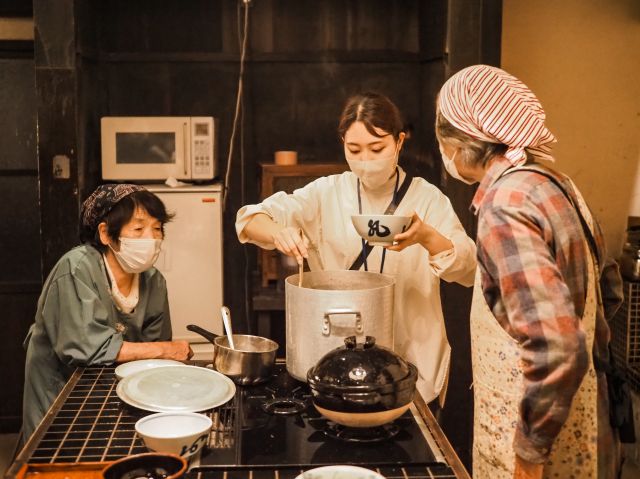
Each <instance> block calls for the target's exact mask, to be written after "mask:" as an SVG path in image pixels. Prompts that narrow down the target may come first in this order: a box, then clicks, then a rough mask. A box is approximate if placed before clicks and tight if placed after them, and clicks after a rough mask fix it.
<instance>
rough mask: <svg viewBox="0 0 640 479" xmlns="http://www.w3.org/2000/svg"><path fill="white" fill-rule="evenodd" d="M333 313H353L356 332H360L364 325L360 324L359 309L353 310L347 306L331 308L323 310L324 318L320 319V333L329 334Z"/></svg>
mask: <svg viewBox="0 0 640 479" xmlns="http://www.w3.org/2000/svg"><path fill="white" fill-rule="evenodd" d="M334 314H355V316H356V325H355V329H356V333H357V334H362V332H363V331H364V327H363V326H362V315H361V314H360V311H355V310H353V309H349V308H333V309H329V310H328V311H325V313H324V319H323V320H322V334H323V336H329V335H330V334H331V316H333V315H334Z"/></svg>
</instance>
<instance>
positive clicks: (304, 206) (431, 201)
mask: <svg viewBox="0 0 640 479" xmlns="http://www.w3.org/2000/svg"><path fill="white" fill-rule="evenodd" d="M399 173H400V182H399V183H400V184H402V181H403V180H404V177H405V173H404V172H403V171H402V170H401V169H400V168H399ZM394 187H395V181H393V182H390V184H389V188H390V189H388V190H387V191H386V192H383V193H381V195H380V196H381V197H384V198H382V199H383V201H381V198H377V199H376V198H368V197H367V195H366V193H365V192H364V191H362V190H361V198H362V209H363V211H362V212H363V213H370V214H382V213H384V210H385V209H386V207H387V206H388V204H389V202H390V200H391V197H392V195H393V189H394ZM385 193H386V194H385ZM414 211H415V212H416V213H417V214H418V216H420V218H422V221H423V222H425V223H427V224H429V225H431V226H432V227H433V228H435V229H436V230H437V231H439V232H440V233H441V234H442V235H443V236H445V237H447V238H448V239H450V240H451V242H452V243H453V245H454V247H453V248H452V249H450V250H447V251H443V252H441V253H439V254H437V255H435V256H430V255H429V252H428V251H427V250H426V249H425V248H423V247H422V246H421V245H419V244H414V245H412V246H410V247H408V248H405V249H404V250H403V251H400V252H397V251H389V250H387V252H386V259H385V262H384V270H383V273H385V274H388V275H392V276H393V277H394V278H395V280H396V285H395V297H394V344H395V352H396V353H398V354H400V355H401V356H402V357H404V358H405V359H406V360H408V361H410V362H412V363H414V364H415V365H416V366H417V368H418V372H419V377H418V384H417V388H418V391H419V392H420V394H421V395H422V397H423V399H424V400H425V401H427V402H428V401H431V400H433V399H434V398H435V397H437V396H438V395H439V394H440V392H441V391H442V390H443V386H444V384H445V381H446V378H447V376H448V371H449V359H450V352H451V348H450V347H449V343H448V341H447V334H446V331H445V326H444V318H443V315H442V308H441V304H440V279H443V280H445V281H448V282H453V281H455V282H458V283H460V284H462V285H464V286H471V285H473V280H474V274H475V269H476V248H475V244H474V242H473V241H472V240H471V238H469V237H468V236H467V235H466V233H465V231H464V228H463V227H462V225H461V224H460V221H459V220H458V217H457V216H456V214H455V212H454V211H453V207H452V206H451V203H450V201H449V199H448V198H447V197H446V196H445V195H444V194H443V193H442V192H441V191H440V190H439V189H438V188H436V187H435V186H434V185H432V184H430V183H428V182H427V181H426V180H424V179H423V178H413V180H412V182H411V185H410V186H409V189H408V190H407V192H406V194H405V196H404V198H403V199H402V201H401V202H400V204H399V205H398V207H397V209H396V211H395V214H396V215H407V216H411V215H412V214H413V212H414ZM256 213H265V214H267V215H269V216H270V217H271V218H272V219H273V220H274V221H275V222H276V223H278V224H280V225H284V226H292V227H298V228H301V229H302V231H303V232H304V234H305V235H306V236H307V238H308V239H309V242H310V245H309V258H308V263H309V268H310V269H311V271H318V270H326V271H331V270H344V269H349V268H350V266H351V265H352V264H353V262H354V260H355V259H356V258H357V257H358V256H359V255H360V254H361V251H362V241H361V237H360V236H359V235H358V233H357V232H356V230H355V228H354V226H353V224H352V222H351V215H355V214H358V213H359V211H358V183H357V177H356V176H355V175H354V174H353V173H352V172H351V171H347V172H345V173H342V174H340V175H332V176H325V177H322V178H318V179H317V180H315V181H313V182H311V183H309V184H308V185H306V186H304V187H303V188H300V189H297V190H295V191H294V192H293V193H292V194H287V193H284V192H278V193H275V194H273V195H272V196H270V197H269V198H266V199H265V200H264V201H263V202H262V203H260V204H257V205H247V206H244V207H242V208H241V209H240V210H239V211H238V214H237V217H236V231H237V234H238V239H239V240H240V242H242V243H246V242H252V243H254V244H257V245H258V246H260V247H261V248H265V249H274V245H273V244H267V243H260V242H256V241H252V240H250V239H249V238H248V237H247V235H246V234H245V233H244V231H243V230H244V228H245V226H246V225H247V223H248V222H249V221H250V220H251V218H252V217H253V216H254V215H255V214H256ZM382 251H383V248H382V247H379V246H376V247H374V248H373V251H371V253H370V254H369V257H368V258H367V263H368V269H369V271H375V272H378V271H379V270H380V263H381V260H382ZM443 392H444V391H443ZM443 400H444V398H443V397H441V402H442V401H443Z"/></svg>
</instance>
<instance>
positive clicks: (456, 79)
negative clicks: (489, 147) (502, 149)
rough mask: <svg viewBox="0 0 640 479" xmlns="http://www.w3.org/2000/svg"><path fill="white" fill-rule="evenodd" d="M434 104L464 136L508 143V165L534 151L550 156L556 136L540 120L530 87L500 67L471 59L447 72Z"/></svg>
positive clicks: (539, 108) (541, 113)
mask: <svg viewBox="0 0 640 479" xmlns="http://www.w3.org/2000/svg"><path fill="white" fill-rule="evenodd" d="M438 108H439V109H440V112H441V113H442V116H444V117H445V118H446V119H447V120H448V121H449V123H451V124H452V125H453V126H454V127H456V128H458V129H459V130H462V131H463V132H465V133H466V134H468V135H469V136H471V137H473V138H475V139H477V140H481V141H488V142H491V143H503V144H505V145H507V146H508V147H509V148H508V149H507V152H506V153H505V156H506V158H507V159H508V160H509V161H510V162H511V164H513V165H520V164H522V163H524V162H525V161H526V158H527V157H526V154H525V150H526V151H528V152H529V153H530V154H531V155H533V156H534V157H537V158H539V159H543V160H550V161H554V158H553V156H551V154H550V152H551V144H552V143H555V142H556V138H555V136H553V134H552V133H551V132H550V131H549V130H548V129H547V127H546V126H545V125H544V120H545V114H544V110H543V109H542V105H541V104H540V102H539V101H538V99H537V98H536V96H535V95H534V94H533V92H532V91H531V90H529V88H528V87H527V86H526V85H525V84H524V83H522V82H521V81H520V80H518V79H517V78H516V77H514V76H512V75H510V74H508V73H507V72H505V71H504V70H501V69H500V68H496V67H491V66H488V65H474V66H471V67H467V68H465V69H463V70H460V71H459V72H458V73H456V74H455V75H453V76H452V77H451V78H449V79H448V80H447V81H446V83H445V84H444V85H443V86H442V89H441V90H440V95H439V96H438Z"/></svg>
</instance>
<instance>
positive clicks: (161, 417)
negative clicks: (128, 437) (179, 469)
mask: <svg viewBox="0 0 640 479" xmlns="http://www.w3.org/2000/svg"><path fill="white" fill-rule="evenodd" d="M211 425H212V422H211V418H209V416H205V415H204V414H198V413H194V412H161V413H157V414H151V415H150V416H146V417H143V418H142V419H140V420H139V421H138V422H136V432H137V433H138V435H139V436H140V437H141V438H142V440H143V441H144V444H145V446H147V447H148V448H149V449H151V450H152V451H157V452H170V453H172V454H176V455H178V456H182V457H189V456H192V455H193V454H195V453H196V452H198V451H199V450H200V449H202V446H204V445H205V444H206V443H207V439H208V437H209V431H210V430H211Z"/></svg>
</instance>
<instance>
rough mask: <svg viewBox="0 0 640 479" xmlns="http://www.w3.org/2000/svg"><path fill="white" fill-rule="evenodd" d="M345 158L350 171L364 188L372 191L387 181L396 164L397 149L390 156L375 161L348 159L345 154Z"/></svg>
mask: <svg viewBox="0 0 640 479" xmlns="http://www.w3.org/2000/svg"><path fill="white" fill-rule="evenodd" d="M345 157H346V159H347V163H348V164H349V168H350V169H351V171H353V173H354V174H355V175H356V176H357V177H358V178H360V181H361V182H362V184H363V185H364V186H366V187H367V188H369V189H372V190H375V189H376V188H380V187H381V186H382V185H384V184H385V183H386V182H387V181H389V178H391V176H392V175H393V172H394V171H395V170H396V166H397V164H398V151H397V149H396V150H395V151H394V152H393V153H392V154H391V155H388V156H385V157H382V158H376V159H375V160H354V159H350V158H349V154H345Z"/></svg>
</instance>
